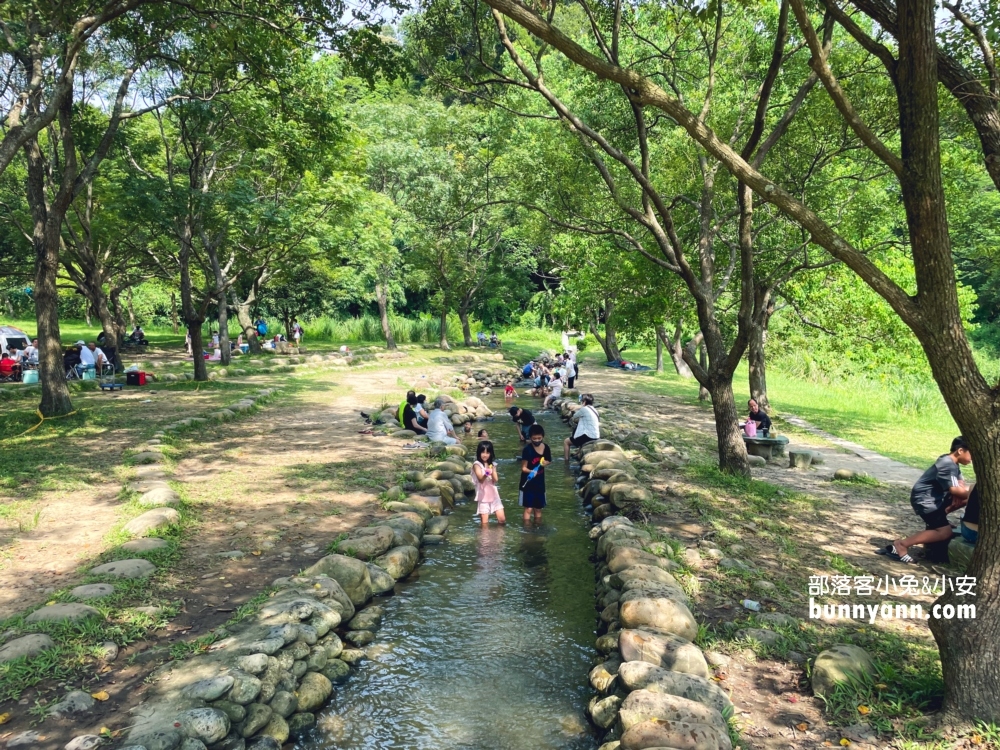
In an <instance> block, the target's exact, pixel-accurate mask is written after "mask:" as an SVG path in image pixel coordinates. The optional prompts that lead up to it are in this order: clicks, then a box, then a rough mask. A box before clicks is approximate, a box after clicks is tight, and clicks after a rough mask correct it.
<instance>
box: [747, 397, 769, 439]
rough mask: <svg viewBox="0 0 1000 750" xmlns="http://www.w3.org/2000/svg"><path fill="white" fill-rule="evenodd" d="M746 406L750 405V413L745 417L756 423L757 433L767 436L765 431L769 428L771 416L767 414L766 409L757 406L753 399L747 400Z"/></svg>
mask: <svg viewBox="0 0 1000 750" xmlns="http://www.w3.org/2000/svg"><path fill="white" fill-rule="evenodd" d="M747 406H749V407H750V415H749V416H748V417H747V419H749V420H750V421H751V422H754V423H756V425H757V433H758V434H759V435H762V436H764V437H767V433H768V432H769V431H770V429H771V418H770V417H769V416H767V412H766V411H764V410H763V409H761V408H760V407H758V406H757V402H756V401H755V400H754V399H750V400H749V401H747Z"/></svg>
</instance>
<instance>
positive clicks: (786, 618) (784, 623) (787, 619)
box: [757, 612, 799, 628]
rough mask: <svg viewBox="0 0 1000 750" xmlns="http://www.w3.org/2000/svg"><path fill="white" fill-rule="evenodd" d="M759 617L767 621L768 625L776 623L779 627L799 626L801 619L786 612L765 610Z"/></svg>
mask: <svg viewBox="0 0 1000 750" xmlns="http://www.w3.org/2000/svg"><path fill="white" fill-rule="evenodd" d="M757 619H758V620H760V621H761V622H766V623H767V624H768V625H776V626H778V627H779V628H797V627H798V626H799V621H798V620H796V619H795V618H794V617H792V616H791V615H786V614H785V613H784V612H763V613H762V614H759V615H757Z"/></svg>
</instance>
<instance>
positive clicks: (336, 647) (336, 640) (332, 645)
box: [322, 633, 344, 659]
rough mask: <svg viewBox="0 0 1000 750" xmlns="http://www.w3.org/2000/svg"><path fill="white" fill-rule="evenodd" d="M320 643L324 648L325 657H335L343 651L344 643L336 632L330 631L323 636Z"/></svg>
mask: <svg viewBox="0 0 1000 750" xmlns="http://www.w3.org/2000/svg"><path fill="white" fill-rule="evenodd" d="M322 645H323V648H325V649H326V658H327V659H336V658H337V657H339V656H340V655H341V653H343V651H344V644H343V642H342V641H341V640H340V636H338V635H337V634H336V633H330V635H328V636H327V637H326V638H324V639H323V644H322Z"/></svg>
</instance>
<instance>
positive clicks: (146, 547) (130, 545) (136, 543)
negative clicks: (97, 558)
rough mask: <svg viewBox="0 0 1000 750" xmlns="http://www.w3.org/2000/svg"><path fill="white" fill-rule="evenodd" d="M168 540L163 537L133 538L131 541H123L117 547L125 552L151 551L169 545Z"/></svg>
mask: <svg viewBox="0 0 1000 750" xmlns="http://www.w3.org/2000/svg"><path fill="white" fill-rule="evenodd" d="M169 544H170V543H169V542H167V541H166V540H165V539H157V538H156V537H146V538H145V539H133V540H132V541H131V542H125V544H123V545H122V546H121V547H119V548H118V549H121V550H124V551H126V552H153V551H154V550H158V549H163V548H164V547H168V546H169Z"/></svg>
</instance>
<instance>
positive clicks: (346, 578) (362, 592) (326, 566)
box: [303, 555, 372, 616]
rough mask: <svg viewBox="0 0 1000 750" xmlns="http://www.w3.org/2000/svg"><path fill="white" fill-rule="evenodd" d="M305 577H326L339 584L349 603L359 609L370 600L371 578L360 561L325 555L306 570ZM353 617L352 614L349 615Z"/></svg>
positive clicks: (342, 556)
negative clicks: (348, 598)
mask: <svg viewBox="0 0 1000 750" xmlns="http://www.w3.org/2000/svg"><path fill="white" fill-rule="evenodd" d="M303 575H305V576H324V575H325V576H328V577H330V578H332V579H333V580H335V581H336V582H337V583H339V584H340V587H341V588H342V589H343V590H344V592H345V593H346V594H347V596H348V597H350V600H351V603H352V604H353V605H354V606H355V607H359V606H361V605H362V604H364V603H365V602H367V601H368V600H369V599H371V598H372V582H371V576H370V575H369V574H368V566H367V565H365V563H363V562H362V561H361V560H356V559H354V558H353V557H347V556H345V555H327V556H326V557H324V558H322V559H321V560H320V561H319V562H317V563H316V564H315V565H313V566H311V567H309V568H307V569H306V570H305V571H304V572H303ZM351 614H352V616H353V612H352V613H351Z"/></svg>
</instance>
